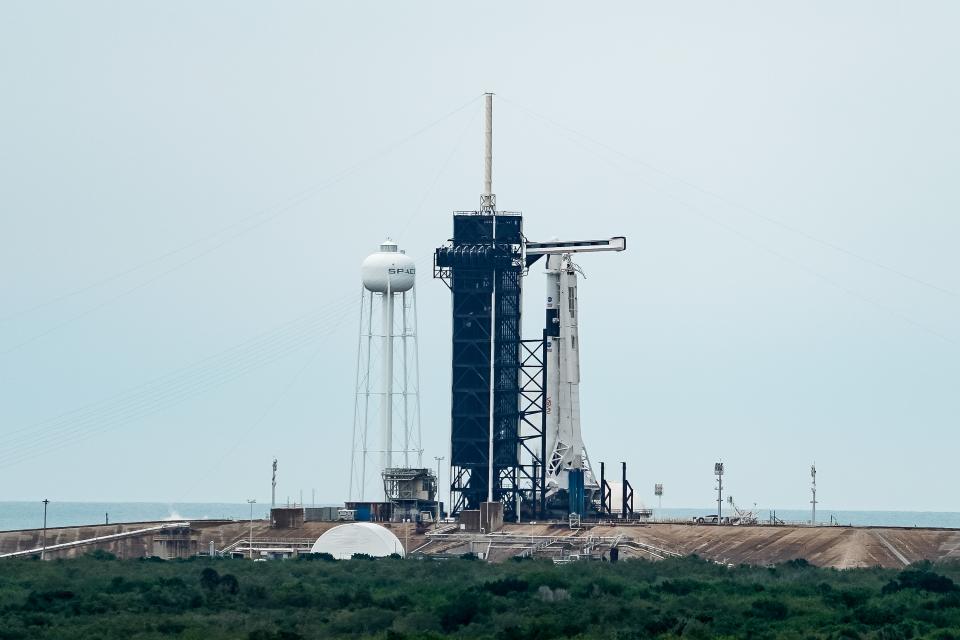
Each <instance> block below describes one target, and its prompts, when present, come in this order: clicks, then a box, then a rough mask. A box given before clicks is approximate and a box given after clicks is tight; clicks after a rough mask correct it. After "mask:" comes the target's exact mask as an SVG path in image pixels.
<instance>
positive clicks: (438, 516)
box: [433, 456, 443, 528]
mask: <svg viewBox="0 0 960 640" xmlns="http://www.w3.org/2000/svg"><path fill="white" fill-rule="evenodd" d="M433 459H434V460H436V461H437V490H436V491H435V493H434V497H435V498H436V500H437V522H436V524H435V525H434V528H436V527H439V526H440V461H441V460H443V456H433Z"/></svg>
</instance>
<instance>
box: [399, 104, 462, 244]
mask: <svg viewBox="0 0 960 640" xmlns="http://www.w3.org/2000/svg"><path fill="white" fill-rule="evenodd" d="M470 124H471V120H470V119H469V118H467V121H466V123H465V124H464V127H463V129H462V130H461V131H460V135H459V136H457V138H456V141H455V142H454V144H453V149H451V150H450V153H449V154H448V155H447V157H446V159H445V160H444V161H443V164H442V165H441V166H440V169H439V170H438V171H437V175H436V176H434V178H433V182H431V183H430V186H429V187H427V190H426V191H425V192H424V193H423V197H422V198H420V202H419V203H417V207H416V209H414V210H413V213H412V214H411V215H410V217H409V218H407V221H406V222H405V223H404V224H403V226H402V227H401V228H400V233H398V234H397V239H398V240H399V239H400V238H402V237H403V234H404V233H405V232H406V230H407V229H408V228H409V227H410V225H411V224H412V223H413V221H414V220H416V219H417V218H418V217H419V216H420V213H421V212H422V211H423V205H424V203H425V202H426V201H427V198H428V197H429V196H430V194H431V193H433V190H434V189H435V188H436V186H437V184H438V183H439V182H440V178H441V177H442V176H443V174H444V173H446V171H447V167H449V166H450V161H451V160H453V156H454V155H456V153H457V151H458V150H459V149H460V144H461V143H462V142H463V138H464V136H465V135H466V133H467V131H468V130H469V129H470Z"/></svg>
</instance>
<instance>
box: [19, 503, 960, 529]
mask: <svg viewBox="0 0 960 640" xmlns="http://www.w3.org/2000/svg"><path fill="white" fill-rule="evenodd" d="M308 506H309V505H308ZM317 506H327V505H320V504H318V505H317ZM268 510H269V509H268V508H267V506H262V505H260V504H255V505H253V516H254V517H255V518H264V517H266V516H267V512H268ZM714 512H715V511H714V510H711V509H710V508H706V509H666V508H664V509H654V511H653V518H654V519H655V520H656V519H680V520H689V519H690V518H692V517H694V516H706V515H710V514H712V513H714ZM723 513H724V515H728V514H729V513H731V511H730V510H729V509H728V508H727V505H724V512H723ZM776 514H777V518H779V519H780V520H784V521H785V522H787V523H791V522H809V521H810V511H804V510H790V509H778V510H777V511H776ZM757 515H758V517H759V519H760V521H761V522H767V521H768V520H769V518H770V512H769V511H768V510H766V509H763V510H760V511H759V512H758V514H757ZM831 516H833V522H836V523H839V524H852V525H860V526H871V525H872V526H888V527H914V526H916V527H946V528H957V529H960V513H956V512H936V511H830V510H819V509H818V510H817V521H818V522H822V523H830V522H831ZM107 517H109V519H110V522H111V523H114V522H143V521H156V520H188V521H189V520H200V519H209V518H223V519H227V520H246V519H247V518H249V517H250V505H249V504H247V503H245V502H241V503H239V504H238V503H230V502H186V503H168V502H51V503H50V504H49V506H48V507H47V526H48V527H69V526H74V525H85V524H103V523H104V522H105V521H106V519H107ZM41 526H43V504H41V503H39V502H0V531H9V530H11V529H39V528H40V527H41Z"/></svg>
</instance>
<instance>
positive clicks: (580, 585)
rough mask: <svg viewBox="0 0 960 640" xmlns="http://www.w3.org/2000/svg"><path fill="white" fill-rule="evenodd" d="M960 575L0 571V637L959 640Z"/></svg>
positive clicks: (412, 563) (177, 566) (526, 565)
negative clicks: (890, 639)
mask: <svg viewBox="0 0 960 640" xmlns="http://www.w3.org/2000/svg"><path fill="white" fill-rule="evenodd" d="M955 581H960V566H958V565H944V566H929V565H924V566H918V567H911V568H910V569H908V570H905V571H893V570H885V569H857V570H847V571H836V570H830V569H818V568H816V567H812V566H809V565H807V563H805V562H804V561H802V560H799V561H794V562H790V563H787V564H783V565H779V566H776V567H771V568H760V567H736V568H727V567H723V566H718V565H715V564H711V563H708V562H704V561H702V560H698V559H696V558H687V559H681V560H668V561H665V562H659V563H650V562H645V561H627V562H620V563H617V564H612V565H611V564H606V563H603V564H601V563H588V562H583V563H579V564H568V565H563V566H554V565H553V564H552V563H550V562H544V561H534V560H526V561H522V562H508V563H505V564H499V565H493V564H486V563H483V562H480V561H476V560H468V559H455V560H401V559H399V558H385V559H379V560H371V559H355V560H351V561H340V562H335V561H331V560H327V559H322V558H313V559H299V560H288V561H283V562H280V561H277V562H256V563H254V562H249V561H243V560H226V559H224V560H210V559H195V560H188V561H172V562H167V561H154V560H125V561H120V560H116V559H113V558H112V557H110V556H109V555H108V554H103V553H99V554H94V555H92V556H88V557H85V558H80V559H75V560H55V561H51V562H40V561H38V560H13V561H4V562H2V563H0V638H4V639H7V638H9V639H13V638H18V639H19V638H57V639H58V640H70V639H77V640H79V639H83V640H96V639H98V638H103V639H107V638H111V639H112V638H124V639H128V638H142V639H147V638H151V639H160V638H184V639H198V640H199V639H204V640H217V639H221V638H223V639H226V638H230V639H243V640H275V639H276V640H281V639H283V640H295V639H298V638H337V637H344V638H346V637H352V638H356V637H369V638H390V639H397V640H399V639H400V638H439V637H458V638H517V639H520V638H523V639H546V638H610V639H625V638H650V637H660V638H674V637H684V638H716V637H729V638H745V637H749V638H774V637H776V638H885V639H886V638H960V587H958V586H957V584H956V583H955Z"/></svg>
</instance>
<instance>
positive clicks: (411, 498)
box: [382, 467, 437, 522]
mask: <svg viewBox="0 0 960 640" xmlns="http://www.w3.org/2000/svg"><path fill="white" fill-rule="evenodd" d="M382 476H383V491H384V494H385V495H386V496H387V498H388V499H389V500H390V503H391V504H392V505H393V509H392V513H391V520H393V521H394V522H401V521H403V520H409V521H411V522H415V521H418V520H419V519H420V515H421V514H422V513H429V514H431V516H432V515H433V514H435V513H436V510H437V502H436V495H437V477H436V476H435V475H434V474H433V471H432V470H430V469H418V468H408V467H393V468H390V469H384V471H383V474H382Z"/></svg>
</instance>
